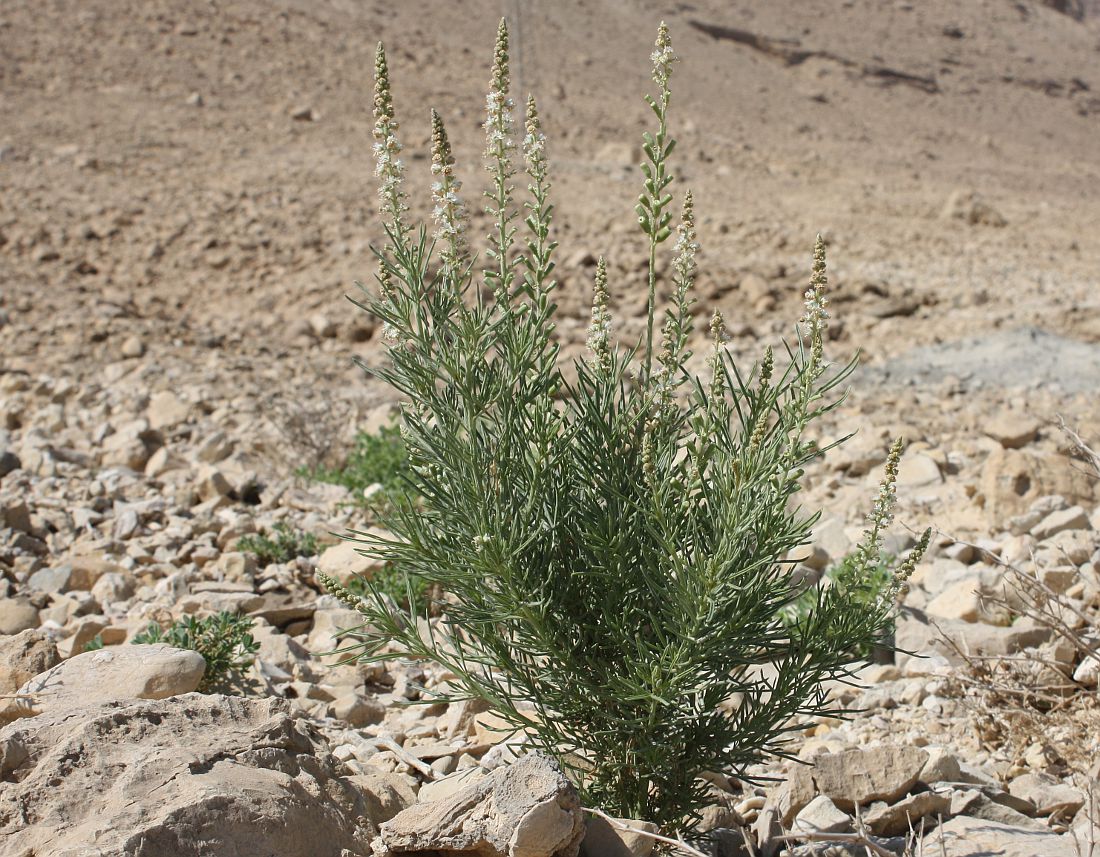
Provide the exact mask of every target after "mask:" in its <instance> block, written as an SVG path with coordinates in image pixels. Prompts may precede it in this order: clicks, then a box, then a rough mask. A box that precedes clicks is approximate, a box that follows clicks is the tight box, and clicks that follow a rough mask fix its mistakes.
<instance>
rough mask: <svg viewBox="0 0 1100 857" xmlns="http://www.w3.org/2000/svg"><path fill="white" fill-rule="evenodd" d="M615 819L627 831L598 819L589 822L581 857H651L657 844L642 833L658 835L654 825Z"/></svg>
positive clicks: (647, 822)
mask: <svg viewBox="0 0 1100 857" xmlns="http://www.w3.org/2000/svg"><path fill="white" fill-rule="evenodd" d="M615 820H616V821H618V822H619V823H620V824H625V825H627V826H628V827H629V828H630V829H629V830H622V829H621V828H619V827H617V826H613V825H611V824H610V823H609V822H607V821H605V820H604V819H602V818H599V817H598V816H596V817H593V818H590V819H589V820H588V828H587V829H586V831H585V834H584V841H583V842H581V851H580V857H650V855H651V854H652V853H653V846H654V845H655V844H656V842H655V840H654V839H653V837H651V836H646V835H645V834H646V833H658V832H659V828H658V827H657V825H656V824H654V823H653V822H651V821H635V820H634V819H626V818H623V819H618V818H617V819H615Z"/></svg>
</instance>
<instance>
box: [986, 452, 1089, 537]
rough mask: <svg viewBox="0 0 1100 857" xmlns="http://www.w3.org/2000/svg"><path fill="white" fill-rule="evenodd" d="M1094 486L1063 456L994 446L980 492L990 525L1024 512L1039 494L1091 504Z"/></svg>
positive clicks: (1000, 523) (1001, 523)
mask: <svg viewBox="0 0 1100 857" xmlns="http://www.w3.org/2000/svg"><path fill="white" fill-rule="evenodd" d="M1095 490H1096V489H1095V486H1094V485H1093V484H1092V483H1091V482H1090V480H1089V479H1088V477H1087V476H1086V475H1085V474H1084V473H1082V472H1081V471H1080V470H1078V469H1077V468H1076V467H1075V466H1074V464H1073V462H1072V461H1070V460H1069V459H1068V458H1066V457H1064V456H1058V455H1050V454H1043V453H1038V452H1032V451H1030V450H1020V449H997V450H994V451H993V452H991V453H990V454H989V457H988V458H987V459H986V460H985V463H984V465H983V466H982V475H981V493H982V495H983V497H984V498H985V511H986V515H987V517H988V518H989V520H990V523H992V524H993V525H994V526H1001V525H1003V524H1004V523H1006V522H1007V521H1008V519H1009V518H1011V517H1013V516H1016V515H1021V514H1023V513H1025V512H1026V511H1027V510H1028V508H1029V507H1030V506H1031V504H1032V503H1034V502H1035V501H1036V500H1038V499H1039V498H1040V497H1045V496H1050V495H1060V496H1061V497H1064V498H1066V500H1068V501H1069V503H1071V504H1073V503H1079V504H1083V505H1089V504H1091V502H1092V500H1093V498H1094V496H1095Z"/></svg>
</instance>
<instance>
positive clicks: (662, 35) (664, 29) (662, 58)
mask: <svg viewBox="0 0 1100 857" xmlns="http://www.w3.org/2000/svg"><path fill="white" fill-rule="evenodd" d="M649 58H650V60H652V62H653V82H654V83H656V84H657V85H658V86H659V87H661V89H662V90H665V89H667V88H668V80H669V78H670V77H672V64H673V63H674V62H676V54H675V53H673V51H672V39H671V38H669V35H668V26H667V25H666V24H665V22H664V21H662V22H661V26H660V27H658V28H657V43H656V47H655V49H654V51H653V53H651V54H650V55H649Z"/></svg>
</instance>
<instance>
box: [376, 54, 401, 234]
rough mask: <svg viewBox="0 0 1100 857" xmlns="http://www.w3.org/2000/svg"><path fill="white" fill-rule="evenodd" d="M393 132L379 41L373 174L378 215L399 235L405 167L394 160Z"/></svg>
mask: <svg viewBox="0 0 1100 857" xmlns="http://www.w3.org/2000/svg"><path fill="white" fill-rule="evenodd" d="M397 129H398V124H397V119H396V118H394V112H393V99H392V97H391V96H390V76H389V70H388V69H387V66H386V52H385V49H384V48H383V47H382V43H381V42H379V43H378V49H377V52H376V54H375V61H374V174H375V175H376V176H378V178H379V179H381V183H380V186H379V189H378V195H379V197H380V199H381V201H382V214H383V215H388V216H389V217H390V218H391V219H392V221H393V225H394V227H395V228H396V230H397V231H398V232H399V233H400V232H402V231H403V228H404V222H403V220H402V218H403V216H404V214H405V212H406V211H408V210H409V208H408V206H407V205H406V204H405V194H404V191H402V189H401V182H402V180H403V178H404V175H405V165H404V164H403V163H402V162H401V158H399V157H398V155H399V154H400V153H401V143H400V142H399V141H398V139H397Z"/></svg>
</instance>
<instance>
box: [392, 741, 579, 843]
mask: <svg viewBox="0 0 1100 857" xmlns="http://www.w3.org/2000/svg"><path fill="white" fill-rule="evenodd" d="M379 833H380V836H379V838H378V839H377V840H376V841H375V842H374V843H373V844H372V847H373V848H374V851H375V854H377V855H379V857H389V855H398V854H415V855H422V857H429V855H435V854H437V853H440V852H442V853H445V854H446V853H460V854H462V855H468V857H576V855H577V853H578V850H579V848H580V844H581V840H582V839H583V838H584V833H585V820H584V813H583V811H582V810H581V805H580V799H579V798H578V796H577V792H576V790H575V789H574V788H573V786H572V784H570V782H569V781H568V780H567V779H566V777H565V775H564V774H563V773H562V771H561V768H560V767H559V766H558V765H557V764H556V763H555V762H554V761H553V760H551V759H550V758H549V757H548V756H546V755H544V754H542V753H537V752H535V753H528V754H527V755H526V756H523V757H522V758H520V759H518V760H517V761H516V762H515V763H513V764H511V765H508V766H506V767H502V768H499V769H497V770H496V771H494V772H493V773H492V774H491V775H490V776H488V777H485V778H484V779H482V780H480V781H478V782H476V783H473V784H472V785H470V786H468V787H466V788H464V789H462V790H461V791H459V792H457V793H455V794H453V795H451V796H450V797H446V798H442V799H440V800H436V801H432V802H431V803H418V804H416V805H415V806H411V807H409V808H408V809H407V810H405V811H404V812H402V813H400V814H399V815H397V816H395V817H394V818H392V819H390V820H389V821H387V822H386V823H384V824H383V825H382V826H381V828H380V830H379Z"/></svg>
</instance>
